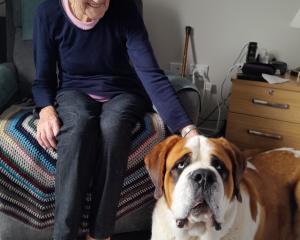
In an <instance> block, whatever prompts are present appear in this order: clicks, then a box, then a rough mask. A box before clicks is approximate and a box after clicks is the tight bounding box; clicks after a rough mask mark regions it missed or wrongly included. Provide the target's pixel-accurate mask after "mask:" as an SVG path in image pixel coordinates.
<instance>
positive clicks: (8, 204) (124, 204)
mask: <svg viewBox="0 0 300 240" xmlns="http://www.w3.org/2000/svg"><path fill="white" fill-rule="evenodd" d="M165 134H166V129H165V126H164V124H163V122H162V120H161V119H160V117H158V115H157V114H147V115H146V116H145V118H144V122H142V123H138V124H137V126H136V128H135V130H134V131H133V133H132V146H131V154H130V156H129V159H128V166H127V173H126V176H125V180H124V184H123V190H122V193H121V199H120V202H119V206H118V213H117V218H120V217H122V216H124V215H126V214H128V213H130V212H132V211H134V210H136V209H138V208H140V207H141V206H143V205H144V204H146V203H149V202H151V201H153V190H154V187H153V185H152V182H151V180H150V178H149V176H148V174H147V171H146V169H145V167H144V162H143V158H144V156H145V154H146V153H147V152H148V151H149V150H150V149H151V148H152V147H153V146H154V145H155V144H157V143H159V142H160V141H161V140H163V139H164V138H165ZM35 137H36V119H35V118H34V116H33V114H32V108H31V107H24V106H20V105H14V106H12V107H10V108H9V109H7V110H6V111H5V112H3V113H2V114H1V116H0V211H1V212H3V213H5V214H7V215H10V216H12V217H14V218H15V219H18V220H20V221H22V222H23V223H25V224H27V225H30V226H31V227H33V228H36V229H45V228H47V227H50V226H52V225H53V222H54V200H55V194H54V183H55V163H56V158H57V155H56V153H55V152H54V151H51V150H44V149H43V148H42V147H40V146H39V144H38V143H37V141H36V139H35ZM90 201H91V196H90V194H87V198H86V206H85V210H86V211H85V213H84V214H83V218H82V225H81V227H82V230H83V231H84V230H85V229H87V228H88V210H89V209H90V207H89V203H90Z"/></svg>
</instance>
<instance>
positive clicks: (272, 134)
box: [248, 129, 283, 140]
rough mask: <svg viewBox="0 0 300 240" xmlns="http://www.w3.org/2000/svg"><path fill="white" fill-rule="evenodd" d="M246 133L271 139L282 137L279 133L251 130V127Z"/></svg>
mask: <svg viewBox="0 0 300 240" xmlns="http://www.w3.org/2000/svg"><path fill="white" fill-rule="evenodd" d="M248 134H250V135H255V136H260V137H266V138H272V139H276V140H281V139H282V138H283V137H282V136H281V135H279V134H276V133H266V132H261V131H257V130H253V129H249V130H248Z"/></svg>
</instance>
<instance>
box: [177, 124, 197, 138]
mask: <svg viewBox="0 0 300 240" xmlns="http://www.w3.org/2000/svg"><path fill="white" fill-rule="evenodd" d="M198 135H199V132H198V130H197V127H196V126H195V125H188V126H186V127H184V128H183V129H181V136H182V137H184V138H191V137H194V136H198Z"/></svg>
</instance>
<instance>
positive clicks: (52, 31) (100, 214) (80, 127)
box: [33, 0, 198, 240]
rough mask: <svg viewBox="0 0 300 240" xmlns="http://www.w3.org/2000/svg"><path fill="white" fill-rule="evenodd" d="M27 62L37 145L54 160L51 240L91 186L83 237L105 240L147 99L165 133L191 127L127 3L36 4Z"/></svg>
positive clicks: (65, 229)
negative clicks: (32, 74) (32, 75)
mask: <svg viewBox="0 0 300 240" xmlns="http://www.w3.org/2000/svg"><path fill="white" fill-rule="evenodd" d="M34 59H35V64H36V79H35V81H34V84H33V95H34V99H35V103H36V105H37V108H38V110H39V121H38V126H37V139H38V142H39V144H40V145H41V146H43V147H44V148H53V149H56V151H57V156H58V160H57V168H56V185H55V196H56V202H55V223H54V233H53V239H55V240H73V239H76V235H77V232H78V228H79V224H80V220H81V215H82V208H83V202H84V197H85V194H86V192H87V190H88V188H89V184H90V183H91V182H92V183H93V186H92V187H93V189H92V196H93V197H92V211H91V216H90V231H89V235H87V239H94V238H96V239H109V237H110V236H111V235H112V233H113V229H114V223H115V215H116V211H117V204H118V200H119V195H120V191H121V187H122V181H123V176H124V172H125V170H126V165H127V158H128V154H129V149H130V134H131V131H132V130H133V128H134V126H135V124H136V122H137V121H139V120H140V119H142V118H143V115H144V114H145V112H146V111H149V110H151V102H153V104H154V105H155V106H156V108H157V110H158V112H159V114H160V116H161V117H162V118H163V120H164V121H165V122H166V124H167V125H168V126H169V128H170V129H171V130H172V131H173V132H179V133H180V132H181V133H182V134H183V135H184V136H185V137H191V136H193V135H197V134H198V133H197V130H196V128H195V126H193V125H191V120H190V119H189V118H188V117H187V115H186V113H185V112H184V110H183V108H182V106H181V105H180V103H179V102H178V99H177V97H176V95H175V92H174V89H173V88H172V87H171V86H170V84H169V81H168V79H167V78H166V76H165V75H164V73H163V72H162V71H161V70H160V68H159V66H158V64H157V62H156V60H155V57H154V55H153V51H152V48H151V45H150V43H149V40H148V36H147V31H146V29H145V26H144V23H143V20H142V18H141V16H140V14H139V12H138V10H137V8H136V5H135V3H134V1H133V0H111V1H110V0H45V1H43V2H42V3H41V4H40V5H39V7H38V9H37V12H36V16H35V23H34ZM130 61H131V63H132V64H130ZM57 73H58V76H57Z"/></svg>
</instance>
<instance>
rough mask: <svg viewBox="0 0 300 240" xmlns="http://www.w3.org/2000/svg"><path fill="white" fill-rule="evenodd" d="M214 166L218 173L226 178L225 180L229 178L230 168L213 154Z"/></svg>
mask: <svg viewBox="0 0 300 240" xmlns="http://www.w3.org/2000/svg"><path fill="white" fill-rule="evenodd" d="M212 166H213V167H214V168H215V169H216V170H217V171H218V173H219V174H220V175H221V177H222V179H224V180H226V179H227V177H228V170H227V169H226V167H225V165H224V163H223V162H222V161H221V160H220V159H219V158H217V157H216V156H213V158H212Z"/></svg>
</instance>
